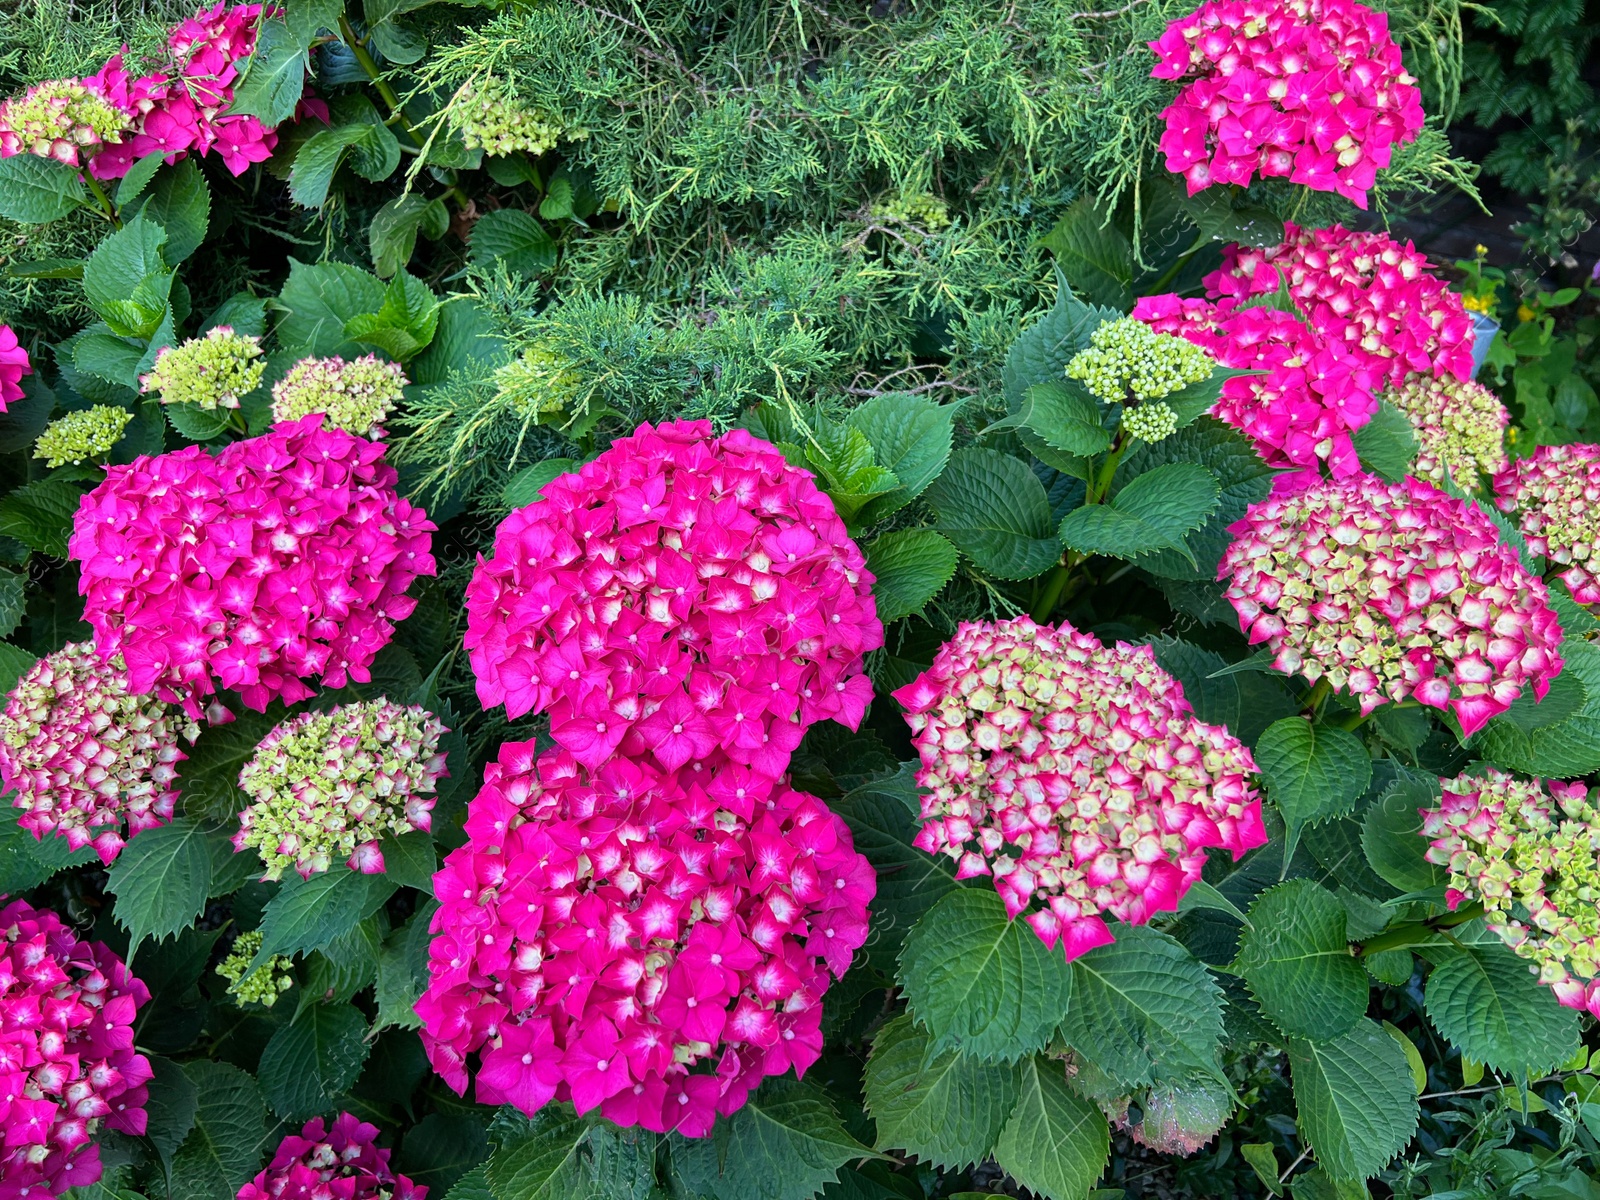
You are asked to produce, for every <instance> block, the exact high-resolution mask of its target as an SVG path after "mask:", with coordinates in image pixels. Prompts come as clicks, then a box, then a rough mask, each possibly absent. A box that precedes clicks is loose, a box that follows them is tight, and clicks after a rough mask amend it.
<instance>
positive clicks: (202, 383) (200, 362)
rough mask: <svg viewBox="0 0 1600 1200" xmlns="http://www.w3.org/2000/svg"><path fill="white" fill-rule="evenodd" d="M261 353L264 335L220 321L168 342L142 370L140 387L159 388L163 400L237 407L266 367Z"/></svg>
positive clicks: (148, 389) (257, 382)
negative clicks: (199, 334)
mask: <svg viewBox="0 0 1600 1200" xmlns="http://www.w3.org/2000/svg"><path fill="white" fill-rule="evenodd" d="M260 358H261V339H260V338H258V337H252V336H251V335H249V334H240V333H235V332H234V331H233V326H231V325H218V326H216V327H215V328H214V329H210V330H207V331H206V334H205V336H204V337H197V338H189V339H188V340H187V341H185V342H183V343H182V344H180V345H177V346H163V347H162V348H161V350H160V351H159V352H158V353H157V354H156V361H155V365H154V366H153V367H152V368H151V370H150V372H149V373H148V374H146V375H141V376H139V390H140V391H142V392H145V393H146V394H148V393H150V392H159V393H160V394H161V403H163V404H193V405H196V406H198V407H200V408H204V409H214V408H238V407H239V397H240V396H246V395H249V394H250V393H251V392H253V391H255V389H256V386H257V385H258V384H259V383H260V382H261V376H262V373H263V372H265V371H266V369H267V364H266V362H265V361H264V360H263V361H259V362H258V361H257V360H258V359H260Z"/></svg>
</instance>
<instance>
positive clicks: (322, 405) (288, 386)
mask: <svg viewBox="0 0 1600 1200" xmlns="http://www.w3.org/2000/svg"><path fill="white" fill-rule="evenodd" d="M409 382H410V380H408V379H407V378H406V375H405V372H404V371H402V370H401V369H400V364H399V363H395V362H389V361H387V360H386V359H382V358H379V357H378V356H377V355H376V354H364V355H362V356H361V357H360V358H355V359H351V360H350V361H348V362H346V361H345V360H344V359H343V358H341V357H339V356H338V355H337V354H336V355H334V356H333V357H332V358H302V359H301V360H300V361H299V362H297V363H295V365H294V366H292V367H290V368H289V371H288V373H287V374H286V375H284V377H283V378H282V379H280V380H278V382H277V383H275V384H273V385H272V419H273V420H274V421H298V420H299V419H300V418H301V417H305V416H309V415H310V414H312V413H321V414H322V415H323V417H324V418H325V419H326V423H327V425H328V426H329V427H330V428H333V429H344V430H348V431H349V432H350V433H353V434H356V435H357V436H359V437H365V438H374V439H376V438H381V437H382V436H383V434H384V429H383V423H384V421H385V419H387V417H388V416H389V414H390V413H392V412H393V411H394V409H395V405H397V404H399V403H400V401H401V400H402V399H404V398H405V388H406V384H408V383H409Z"/></svg>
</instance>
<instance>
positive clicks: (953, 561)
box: [865, 529, 960, 625]
mask: <svg viewBox="0 0 1600 1200" xmlns="http://www.w3.org/2000/svg"><path fill="white" fill-rule="evenodd" d="M865 549H866V554H867V570H869V571H871V572H872V574H873V577H874V582H873V585H872V597H873V599H874V600H875V601H877V605H878V620H880V621H882V622H883V623H884V624H885V625H887V624H888V623H889V622H890V621H898V620H899V619H900V618H901V617H906V616H910V615H911V614H912V613H920V612H921V611H922V610H923V608H924V607H926V606H927V603H928V601H929V600H932V599H933V598H934V597H935V596H937V595H938V594H939V592H940V591H942V590H943V588H944V585H945V584H947V583H949V582H950V579H951V577H952V576H953V575H955V573H956V565H957V563H959V562H960V556H959V555H958V554H957V553H956V548H955V547H954V546H952V545H951V544H950V539H949V538H947V537H945V536H944V535H943V534H941V533H935V532H934V531H933V530H931V529H897V530H895V531H893V532H891V533H884V534H880V535H879V536H878V537H876V538H875V539H873V540H872V541H871V542H869V543H868V544H867V545H866V547H865Z"/></svg>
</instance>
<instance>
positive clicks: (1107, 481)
mask: <svg viewBox="0 0 1600 1200" xmlns="http://www.w3.org/2000/svg"><path fill="white" fill-rule="evenodd" d="M1127 448H1128V439H1127V436H1126V435H1124V434H1122V433H1118V434H1117V440H1116V443H1115V444H1114V445H1113V446H1112V447H1111V453H1110V454H1107V455H1106V461H1105V462H1103V463H1101V464H1100V469H1099V470H1098V471H1096V472H1095V477H1094V478H1093V479H1092V480H1090V481H1089V486H1088V487H1087V488H1086V489H1085V492H1084V497H1083V502H1084V503H1085V504H1099V503H1101V502H1102V501H1103V500H1105V498H1106V493H1107V492H1109V491H1110V490H1111V481H1112V479H1114V478H1115V477H1116V474H1117V464H1118V463H1120V462H1121V461H1122V452H1123V451H1124V450H1126V449H1127Z"/></svg>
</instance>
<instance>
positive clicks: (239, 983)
mask: <svg viewBox="0 0 1600 1200" xmlns="http://www.w3.org/2000/svg"><path fill="white" fill-rule="evenodd" d="M265 942H266V934H264V933H262V932H261V930H259V929H250V930H246V931H245V932H244V933H241V934H240V935H239V936H238V937H236V938H234V939H233V949H231V950H230V951H228V956H227V957H226V958H224V959H223V960H222V961H221V962H220V963H218V964H217V974H218V975H220V976H221V977H222V978H224V979H226V980H227V981H228V995H230V996H233V997H234V998H235V999H237V1000H238V1001H239V1003H240V1004H241V1005H244V1004H259V1005H261V1007H262V1008H271V1007H272V1006H273V1005H274V1004H276V1003H277V1002H278V997H280V996H282V995H283V994H284V993H285V992H287V991H288V990H289V989H290V988H292V987H294V964H293V962H292V961H291V960H290V959H288V958H286V957H284V956H283V955H282V954H269V955H267V959H266V961H265V962H263V963H262V964H261V965H260V966H258V967H252V966H251V964H252V963H254V962H255V960H256V955H258V954H260V953H261V947H262V945H263V944H264V943H265Z"/></svg>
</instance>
